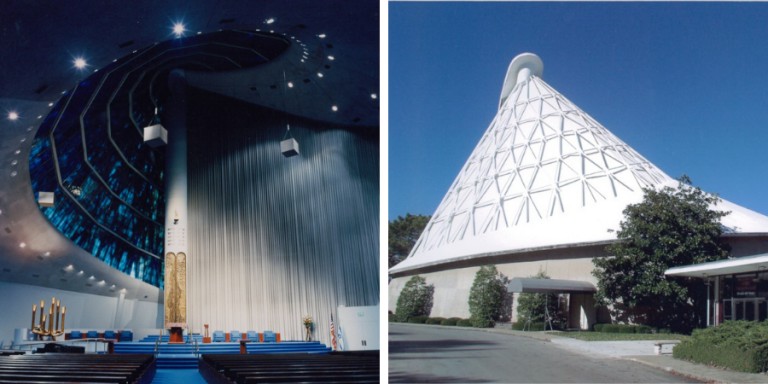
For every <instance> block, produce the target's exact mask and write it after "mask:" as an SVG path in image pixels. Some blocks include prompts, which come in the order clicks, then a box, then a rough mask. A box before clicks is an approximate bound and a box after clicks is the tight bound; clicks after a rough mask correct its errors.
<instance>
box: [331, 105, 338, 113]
mask: <svg viewBox="0 0 768 384" xmlns="http://www.w3.org/2000/svg"><path fill="white" fill-rule="evenodd" d="M338 110H339V107H338V106H335V105H333V106H331V111H334V112H336V111H338Z"/></svg>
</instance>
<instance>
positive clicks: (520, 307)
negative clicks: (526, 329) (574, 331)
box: [517, 271, 565, 328]
mask: <svg viewBox="0 0 768 384" xmlns="http://www.w3.org/2000/svg"><path fill="white" fill-rule="evenodd" d="M531 277H532V278H534V279H549V276H547V274H546V273H545V272H543V271H542V272H539V273H538V274H536V276H531ZM558 304H559V297H558V295H556V294H554V293H521V294H520V296H519V297H518V298H517V321H518V322H519V323H529V322H530V323H547V317H546V315H547V314H549V320H550V321H552V326H553V327H554V328H562V325H563V323H564V321H565V319H564V315H563V314H562V313H561V311H560V309H559V305H558ZM546 326H548V323H547V324H546Z"/></svg>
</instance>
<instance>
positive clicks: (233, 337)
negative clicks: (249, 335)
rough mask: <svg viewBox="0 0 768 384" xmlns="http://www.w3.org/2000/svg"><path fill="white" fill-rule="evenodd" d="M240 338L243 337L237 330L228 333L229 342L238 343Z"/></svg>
mask: <svg viewBox="0 0 768 384" xmlns="http://www.w3.org/2000/svg"><path fill="white" fill-rule="evenodd" d="M242 338H243V335H242V334H240V331H238V330H234V331H229V341H231V342H238V341H240V339H242Z"/></svg>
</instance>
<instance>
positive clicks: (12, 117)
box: [8, 111, 19, 121]
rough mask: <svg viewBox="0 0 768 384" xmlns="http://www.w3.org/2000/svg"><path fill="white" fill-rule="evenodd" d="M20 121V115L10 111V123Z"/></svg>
mask: <svg viewBox="0 0 768 384" xmlns="http://www.w3.org/2000/svg"><path fill="white" fill-rule="evenodd" d="M18 119H19V113H18V112H16V111H10V112H8V120H10V121H16V120H18Z"/></svg>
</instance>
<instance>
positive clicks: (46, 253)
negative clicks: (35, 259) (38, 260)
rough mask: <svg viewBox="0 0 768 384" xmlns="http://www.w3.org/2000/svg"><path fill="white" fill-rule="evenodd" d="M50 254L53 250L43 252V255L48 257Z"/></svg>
mask: <svg viewBox="0 0 768 384" xmlns="http://www.w3.org/2000/svg"><path fill="white" fill-rule="evenodd" d="M50 255H51V252H45V253H43V256H45V257H48V256H50Z"/></svg>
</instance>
